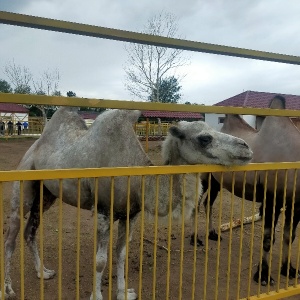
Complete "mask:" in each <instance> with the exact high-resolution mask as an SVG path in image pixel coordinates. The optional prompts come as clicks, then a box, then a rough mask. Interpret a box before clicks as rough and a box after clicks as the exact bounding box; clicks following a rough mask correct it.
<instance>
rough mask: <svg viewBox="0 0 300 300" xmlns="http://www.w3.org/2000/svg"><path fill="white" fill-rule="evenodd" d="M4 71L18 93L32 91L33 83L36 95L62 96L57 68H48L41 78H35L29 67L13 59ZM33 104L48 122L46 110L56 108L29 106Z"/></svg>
mask: <svg viewBox="0 0 300 300" xmlns="http://www.w3.org/2000/svg"><path fill="white" fill-rule="evenodd" d="M4 71H5V73H6V75H7V77H8V78H9V80H10V82H11V84H12V86H13V87H14V92H15V93H17V94H30V93H32V88H31V85H32V86H33V93H34V94H36V95H47V96H61V94H60V92H59V90H58V85H59V80H60V75H59V71H58V70H57V69H55V70H53V71H51V70H49V69H48V70H46V71H44V72H43V73H42V75H41V76H40V78H39V79H37V80H35V79H34V78H33V75H32V73H31V71H30V70H29V68H27V67H25V66H21V65H17V64H16V63H15V61H14V60H12V61H11V62H9V63H7V64H6V65H5V67H4ZM32 106H35V107H36V108H37V109H38V110H39V111H40V112H41V113H42V116H43V119H44V122H45V123H46V122H47V113H46V111H47V110H49V109H50V110H55V109H56V107H54V106H46V105H29V106H27V107H28V108H31V107H32Z"/></svg>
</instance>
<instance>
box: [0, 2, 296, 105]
mask: <svg viewBox="0 0 300 300" xmlns="http://www.w3.org/2000/svg"><path fill="white" fill-rule="evenodd" d="M0 10H2V11H8V12H14V13H21V14H28V15H33V16H39V17H47V18H53V19H59V20H64V21H72V22H78V23H84V24H90V25H98V26H104V27H110V28H115V29H123V30H129V31H138V32H140V31H141V30H142V29H143V27H144V26H145V24H146V23H147V20H148V19H149V18H150V17H152V16H153V15H155V14H158V13H159V12H161V11H162V10H165V11H168V12H170V13H172V14H174V15H175V16H176V17H177V18H178V27H179V34H180V35H181V36H184V38H185V39H188V40H193V41H199V42H206V43H213V44H219V45H226V46H233V47H241V48H248V49H253V50H261V51H268V52H275V53H281V54H289V55H297V56H299V55H300V34H299V32H300V17H299V16H300V1H299V0H285V1H282V0H243V1H237V0H206V1H200V0H199V1H196V0H185V1H175V0H164V1H161V0H151V1H143V0H139V1H137V0H135V1H133V0H119V1H114V0H85V1H82V0H63V1H61V0H22V1H12V0H0ZM0 41H1V47H0V79H5V80H7V79H8V78H6V76H5V73H4V66H5V65H6V64H7V63H8V62H10V61H12V60H14V61H15V63H16V64H20V65H24V66H27V67H28V68H29V69H30V70H31V71H32V73H33V74H34V76H37V77H38V76H40V74H41V73H42V72H43V71H45V70H47V69H58V70H59V72H60V75H61V80H60V85H59V90H60V91H61V92H62V93H63V95H66V92H67V91H70V90H72V91H74V92H76V94H77V96H79V97H90V98H106V99H119V100H127V99H128V100H130V99H132V96H131V95H130V94H129V93H128V92H127V91H126V89H125V86H124V82H125V72H124V69H123V67H124V65H125V63H126V60H127V55H126V52H125V50H124V43H122V42H117V41H110V40H105V39H97V38H92V37H83V36H76V35H70V34H64V33H56V32H50V31H44V30H37V29H30V28H23V27H17V26H11V25H4V24H0ZM185 53H186V55H187V56H188V57H189V58H190V61H191V63H190V65H189V66H186V67H184V68H183V69H181V70H180V72H182V74H187V75H186V76H185V78H184V79H183V80H182V81H181V85H182V93H183V98H182V102H185V101H190V102H197V103H203V104H206V105H212V104H215V103H217V102H219V101H222V100H224V99H227V98H229V97H231V96H234V95H236V94H239V93H241V92H243V91H246V90H254V91H259V92H274V93H285V94H295V95H300V66H295V65H288V64H279V63H271V62H263V61H258V60H251V59H242V58H234V57H227V56H220V55H214V54H204V53H194V52H185Z"/></svg>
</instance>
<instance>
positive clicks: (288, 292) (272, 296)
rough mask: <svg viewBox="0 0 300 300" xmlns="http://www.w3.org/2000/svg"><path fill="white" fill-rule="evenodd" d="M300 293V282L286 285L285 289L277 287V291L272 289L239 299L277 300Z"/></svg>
mask: <svg viewBox="0 0 300 300" xmlns="http://www.w3.org/2000/svg"><path fill="white" fill-rule="evenodd" d="M299 294H300V284H297V285H296V286H291V287H288V288H287V289H279V290H278V292H276V291H272V292H269V293H268V294H267V293H264V294H260V295H259V297H258V296H252V297H249V298H243V299H241V300H258V299H268V300H277V299H285V298H286V297H291V296H294V295H299Z"/></svg>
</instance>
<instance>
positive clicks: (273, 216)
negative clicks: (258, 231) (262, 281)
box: [267, 170, 278, 294]
mask: <svg viewBox="0 0 300 300" xmlns="http://www.w3.org/2000/svg"><path fill="white" fill-rule="evenodd" d="M277 183H278V170H276V171H275V181H274V197H273V210H272V226H271V245H270V251H269V261H268V265H269V270H270V271H269V274H268V284H267V294H269V293H270V284H269V282H270V280H271V270H272V255H273V241H274V229H275V228H274V226H275V207H276V194H277Z"/></svg>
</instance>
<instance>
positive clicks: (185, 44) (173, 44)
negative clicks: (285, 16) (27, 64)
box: [0, 11, 300, 65]
mask: <svg viewBox="0 0 300 300" xmlns="http://www.w3.org/2000/svg"><path fill="white" fill-rule="evenodd" d="M0 23H4V24H9V25H17V26H23V27H30V28H37V29H44V30H50V31H57V32H64V33H72V34H78V35H84V36H90V37H97V38H104V39H112V40H118V41H125V42H133V43H140V44H148V45H154V46H161V47H168V48H176V49H182V50H189V51H196V52H205V53H211V54H221V55H229V56H235V57H244V58H251V59H259V60H266V61H274V62H281V63H287V64H295V65H300V57H298V56H292V55H284V54H277V53H271V52H264V51H256V50H250V49H242V48H237V47H229V46H221V45H214V44H208V43H201V42H194V41H188V40H182V39H175V38H167V37H162V36H154V35H149V34H144V33H136V32H131V31H125V30H119V29H112V28H105V27H100V26H92V25H86V24H79V23H74V22H66V21H61V20H54V19H48V18H41V17H35V16H29V15H22V14H15V13H10V12H5V11H0Z"/></svg>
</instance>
